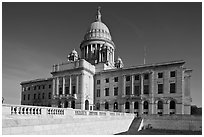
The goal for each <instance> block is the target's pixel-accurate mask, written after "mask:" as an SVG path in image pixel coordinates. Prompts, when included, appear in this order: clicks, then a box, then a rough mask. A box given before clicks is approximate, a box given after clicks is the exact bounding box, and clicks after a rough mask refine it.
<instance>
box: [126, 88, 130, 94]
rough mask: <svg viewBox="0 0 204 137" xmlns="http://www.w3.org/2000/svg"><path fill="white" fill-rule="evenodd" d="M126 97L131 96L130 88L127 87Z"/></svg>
mask: <svg viewBox="0 0 204 137" xmlns="http://www.w3.org/2000/svg"><path fill="white" fill-rule="evenodd" d="M126 95H130V86H127V87H126Z"/></svg>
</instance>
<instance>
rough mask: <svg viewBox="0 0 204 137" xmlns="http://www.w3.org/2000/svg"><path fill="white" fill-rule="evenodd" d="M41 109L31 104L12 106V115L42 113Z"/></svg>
mask: <svg viewBox="0 0 204 137" xmlns="http://www.w3.org/2000/svg"><path fill="white" fill-rule="evenodd" d="M41 109H42V108H37V107H30V106H11V115H15V114H16V115H41V114H42V113H41V112H42V110H41Z"/></svg>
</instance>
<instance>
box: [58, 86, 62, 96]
mask: <svg viewBox="0 0 204 137" xmlns="http://www.w3.org/2000/svg"><path fill="white" fill-rule="evenodd" d="M59 95H62V87H60V88H59Z"/></svg>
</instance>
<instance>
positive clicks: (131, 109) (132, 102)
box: [130, 101, 134, 113]
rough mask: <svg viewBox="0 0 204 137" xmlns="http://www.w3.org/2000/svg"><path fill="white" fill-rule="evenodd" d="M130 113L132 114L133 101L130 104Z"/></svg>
mask: <svg viewBox="0 0 204 137" xmlns="http://www.w3.org/2000/svg"><path fill="white" fill-rule="evenodd" d="M130 113H134V101H132V102H131V105H130Z"/></svg>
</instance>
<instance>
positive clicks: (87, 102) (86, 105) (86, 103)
mask: <svg viewBox="0 0 204 137" xmlns="http://www.w3.org/2000/svg"><path fill="white" fill-rule="evenodd" d="M85 110H89V101H88V100H86V101H85Z"/></svg>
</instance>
